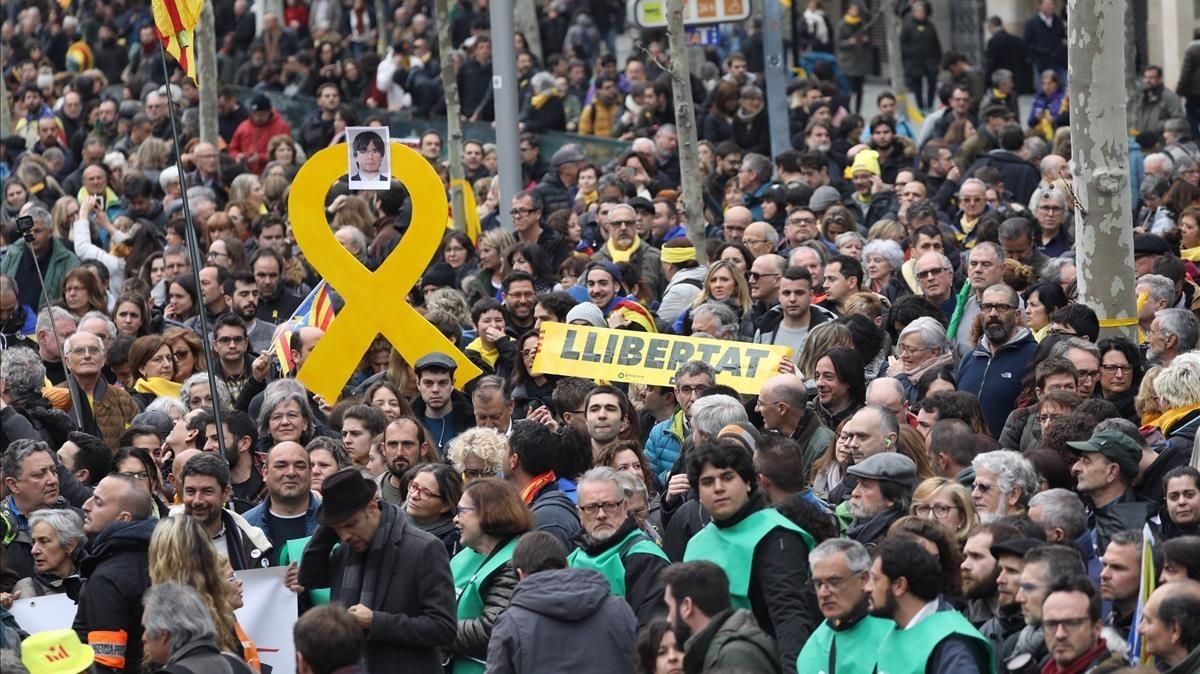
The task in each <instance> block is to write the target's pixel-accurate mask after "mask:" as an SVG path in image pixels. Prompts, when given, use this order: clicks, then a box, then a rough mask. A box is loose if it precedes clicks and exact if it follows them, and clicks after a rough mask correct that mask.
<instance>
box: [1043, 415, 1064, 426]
mask: <svg viewBox="0 0 1200 674" xmlns="http://www.w3.org/2000/svg"><path fill="white" fill-rule="evenodd" d="M1062 416H1066V415H1064V414H1039V415H1038V422H1039V423H1043V424H1048V423H1050V422H1051V421H1054V420H1055V419H1057V418H1059V417H1062Z"/></svg>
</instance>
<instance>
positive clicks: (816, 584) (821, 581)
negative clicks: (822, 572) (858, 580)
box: [808, 576, 846, 592]
mask: <svg viewBox="0 0 1200 674" xmlns="http://www.w3.org/2000/svg"><path fill="white" fill-rule="evenodd" d="M845 582H846V579H845V578H842V577H841V576H830V577H828V578H813V579H812V580H809V581H808V584H809V585H810V586H811V587H812V589H813V590H815V591H818V592H819V591H820V590H821V588H823V587H827V588H829V589H830V590H832V591H833V592H837V591H838V590H839V589H840V588H841V587H842V584H843V583H845Z"/></svg>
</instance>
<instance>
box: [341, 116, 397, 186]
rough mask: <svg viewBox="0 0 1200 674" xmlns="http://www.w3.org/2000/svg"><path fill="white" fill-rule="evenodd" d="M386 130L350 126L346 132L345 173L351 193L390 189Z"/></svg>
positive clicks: (374, 127) (388, 150)
mask: <svg viewBox="0 0 1200 674" xmlns="http://www.w3.org/2000/svg"><path fill="white" fill-rule="evenodd" d="M388 133H389V132H388V128H387V127H386V126H352V127H349V128H347V129H346V152H347V153H348V155H347V162H348V165H347V169H346V171H347V173H348V174H349V175H350V189H352V190H386V189H390V188H391V180H390V178H389V177H388V168H389V167H390V166H391V165H392V153H391V149H390V148H389V147H388V146H389V143H388Z"/></svg>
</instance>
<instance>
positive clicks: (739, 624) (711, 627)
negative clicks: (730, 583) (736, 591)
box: [683, 608, 780, 674]
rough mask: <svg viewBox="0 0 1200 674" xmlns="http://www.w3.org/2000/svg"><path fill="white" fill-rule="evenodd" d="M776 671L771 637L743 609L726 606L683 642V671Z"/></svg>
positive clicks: (776, 655) (776, 658) (690, 673)
mask: <svg viewBox="0 0 1200 674" xmlns="http://www.w3.org/2000/svg"><path fill="white" fill-rule="evenodd" d="M712 670H721V671H729V672H758V673H759V674H766V673H767V672H779V671H780V669H779V650H778V649H777V648H776V647H775V640H774V639H772V638H771V637H770V636H769V635H768V634H767V633H766V632H764V631H762V629H760V628H759V626H758V625H757V624H756V623H755V622H754V616H753V615H752V614H751V613H750V612H749V611H746V610H744V609H733V608H727V609H725V610H724V611H721V612H720V613H718V614H716V615H715V616H713V617H712V618H711V619H710V620H709V623H708V625H706V626H705V627H704V629H702V630H700V631H699V632H697V633H695V634H693V635H692V637H691V638H690V639H688V640H687V642H686V643H684V648H683V671H684V672H685V674H700V672H707V671H712Z"/></svg>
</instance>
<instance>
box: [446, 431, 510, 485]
mask: <svg viewBox="0 0 1200 674" xmlns="http://www.w3.org/2000/svg"><path fill="white" fill-rule="evenodd" d="M507 451H508V445H507V444H506V443H505V440H504V436H503V435H500V434H499V433H497V432H496V431H495V430H493V429H491V428H484V427H482V426H476V427H475V428H468V429H467V430H465V431H463V432H462V433H459V434H458V435H456V436H454V439H453V440H451V441H450V446H449V451H447V453H446V454H447V456H448V457H449V459H450V463H451V464H453V465H454V468H455V470H457V471H458V472H459V473H461V474H462V477H463V484H469V483H470V482H471V480H477V479H479V478H484V477H495V476H498V475H500V474H501V473H503V472H504V454H505V453H506V452H507Z"/></svg>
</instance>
